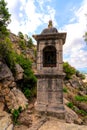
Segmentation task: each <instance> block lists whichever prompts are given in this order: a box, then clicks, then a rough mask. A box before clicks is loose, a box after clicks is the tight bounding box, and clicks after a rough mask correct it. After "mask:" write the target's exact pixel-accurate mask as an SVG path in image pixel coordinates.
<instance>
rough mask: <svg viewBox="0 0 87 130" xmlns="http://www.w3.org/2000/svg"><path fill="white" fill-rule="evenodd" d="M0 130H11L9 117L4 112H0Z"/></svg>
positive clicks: (11, 125)
mask: <svg viewBox="0 0 87 130" xmlns="http://www.w3.org/2000/svg"><path fill="white" fill-rule="evenodd" d="M0 130H13V124H12V121H11V117H10V115H9V114H8V113H7V112H5V111H2V112H0Z"/></svg>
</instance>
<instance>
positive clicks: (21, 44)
mask: <svg viewBox="0 0 87 130" xmlns="http://www.w3.org/2000/svg"><path fill="white" fill-rule="evenodd" d="M19 46H20V47H21V49H23V50H25V49H26V42H25V40H24V39H20V40H19Z"/></svg>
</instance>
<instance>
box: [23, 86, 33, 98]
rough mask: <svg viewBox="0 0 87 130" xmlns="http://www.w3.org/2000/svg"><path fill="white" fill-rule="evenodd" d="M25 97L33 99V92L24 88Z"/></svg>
mask: <svg viewBox="0 0 87 130" xmlns="http://www.w3.org/2000/svg"><path fill="white" fill-rule="evenodd" d="M23 91H24V95H25V97H26V98H31V97H32V92H31V90H30V89H29V88H24V90H23Z"/></svg>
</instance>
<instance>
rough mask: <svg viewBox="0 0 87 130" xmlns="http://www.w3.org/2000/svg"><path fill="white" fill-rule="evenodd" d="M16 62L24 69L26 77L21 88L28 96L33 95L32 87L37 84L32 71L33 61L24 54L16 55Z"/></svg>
mask: <svg viewBox="0 0 87 130" xmlns="http://www.w3.org/2000/svg"><path fill="white" fill-rule="evenodd" d="M16 62H17V63H18V64H20V65H21V67H22V68H23V69H24V79H23V81H22V83H21V89H22V91H23V92H24V94H25V96H26V97H27V98H30V97H31V96H32V93H31V92H32V89H33V88H34V87H35V86H36V82H37V79H36V77H35V76H34V74H33V71H32V63H31V61H30V60H29V59H27V58H25V57H24V56H23V55H17V56H16Z"/></svg>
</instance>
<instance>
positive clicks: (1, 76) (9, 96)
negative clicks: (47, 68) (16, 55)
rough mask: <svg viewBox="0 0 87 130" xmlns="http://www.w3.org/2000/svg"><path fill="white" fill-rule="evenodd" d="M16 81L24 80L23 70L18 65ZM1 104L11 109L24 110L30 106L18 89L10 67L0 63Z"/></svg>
mask: <svg viewBox="0 0 87 130" xmlns="http://www.w3.org/2000/svg"><path fill="white" fill-rule="evenodd" d="M16 72H17V75H16V76H17V77H16V80H20V79H22V78H23V69H22V68H21V67H20V65H18V64H17V65H16ZM0 103H3V104H5V105H6V106H7V107H8V108H9V109H12V110H13V109H18V108H19V107H20V106H21V107H22V109H24V108H25V107H26V105H27V104H28V100H27V99H26V98H25V96H24V94H23V93H22V92H21V91H20V90H19V89H17V85H16V82H15V78H14V76H13V74H12V72H11V70H10V69H9V67H8V66H7V65H6V64H5V63H3V62H2V61H0Z"/></svg>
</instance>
